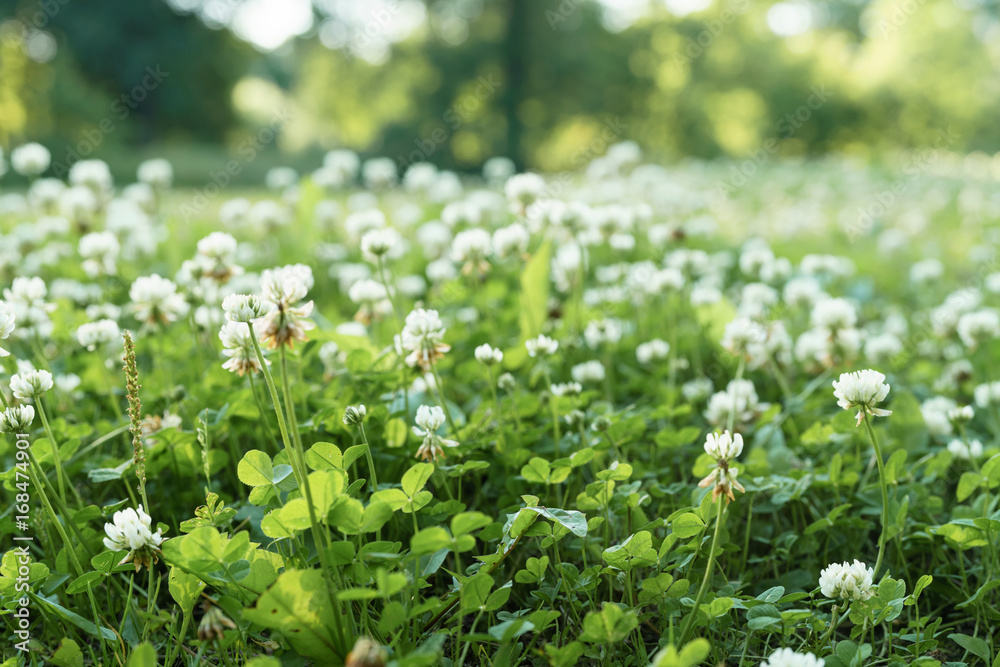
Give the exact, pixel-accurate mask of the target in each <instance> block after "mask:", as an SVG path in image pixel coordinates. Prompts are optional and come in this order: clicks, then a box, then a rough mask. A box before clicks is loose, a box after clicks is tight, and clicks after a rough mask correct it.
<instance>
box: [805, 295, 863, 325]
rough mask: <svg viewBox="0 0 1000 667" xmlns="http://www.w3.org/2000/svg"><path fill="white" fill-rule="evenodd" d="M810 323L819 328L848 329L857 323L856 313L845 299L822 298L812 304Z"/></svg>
mask: <svg viewBox="0 0 1000 667" xmlns="http://www.w3.org/2000/svg"><path fill="white" fill-rule="evenodd" d="M810 323H811V324H812V326H813V327H816V328H820V329H829V330H837V329H849V328H852V327H853V326H854V325H855V324H857V323H858V313H857V311H856V310H855V309H854V305H853V304H851V302H850V301H848V300H847V299H841V298H835V299H823V300H822V301H818V302H817V303H816V305H815V306H813V309H812V314H811V315H810Z"/></svg>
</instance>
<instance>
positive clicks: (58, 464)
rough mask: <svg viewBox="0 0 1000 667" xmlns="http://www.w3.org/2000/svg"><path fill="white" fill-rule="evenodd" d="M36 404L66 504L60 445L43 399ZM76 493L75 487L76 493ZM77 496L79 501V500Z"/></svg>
mask: <svg viewBox="0 0 1000 667" xmlns="http://www.w3.org/2000/svg"><path fill="white" fill-rule="evenodd" d="M35 403H36V404H37V405H38V416H39V417H41V419H42V427H43V428H44V429H45V436H46V437H47V438H48V439H49V446H50V448H51V449H52V462H53V463H54V464H55V467H56V484H57V485H58V489H59V499H60V500H61V501H62V502H63V505H65V504H66V482H65V480H64V479H63V465H62V459H61V458H60V457H59V444H58V443H57V442H56V438H55V436H54V435H52V427H51V426H49V420H48V417H46V415H45V408H44V407H43V406H42V397H41V396H39V397H38V398H37V399H36V400H35ZM75 491H76V489H75V487H74V492H75ZM79 499H80V498H79V496H77V500H79Z"/></svg>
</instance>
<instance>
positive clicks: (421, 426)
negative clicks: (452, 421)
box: [413, 405, 445, 437]
mask: <svg viewBox="0 0 1000 667" xmlns="http://www.w3.org/2000/svg"><path fill="white" fill-rule="evenodd" d="M415 421H416V424H417V425H416V426H415V427H414V428H413V432H414V433H415V434H416V435H418V436H420V437H423V436H425V435H427V433H433V432H434V431H437V430H438V429H439V428H441V427H442V426H443V425H444V422H445V415H444V409H443V408H441V407H440V406H437V405H421V406H420V407H419V408H417V416H416V419H415Z"/></svg>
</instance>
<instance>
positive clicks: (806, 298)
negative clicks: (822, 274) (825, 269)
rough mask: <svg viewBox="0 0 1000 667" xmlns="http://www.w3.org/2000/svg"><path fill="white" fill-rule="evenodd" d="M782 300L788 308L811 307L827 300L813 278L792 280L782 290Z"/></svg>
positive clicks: (800, 277) (826, 296) (804, 277)
mask: <svg viewBox="0 0 1000 667" xmlns="http://www.w3.org/2000/svg"><path fill="white" fill-rule="evenodd" d="M782 298H783V299H784V301H785V303H787V304H788V305H789V306H802V307H805V306H812V305H813V304H815V303H817V302H818V301H821V300H823V299H827V298H829V296H828V295H827V294H826V292H824V291H823V288H822V286H821V285H820V284H819V281H817V280H816V279H815V278H810V277H809V276H799V277H797V278H792V279H791V280H789V281H788V282H787V283H785V287H784V289H783V290H782Z"/></svg>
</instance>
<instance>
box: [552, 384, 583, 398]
mask: <svg viewBox="0 0 1000 667" xmlns="http://www.w3.org/2000/svg"><path fill="white" fill-rule="evenodd" d="M549 391H551V392H552V395H553V396H578V395H579V394H580V393H581V392H583V385H582V384H580V383H579V382H560V383H557V384H554V385H552V386H551V387H549Z"/></svg>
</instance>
